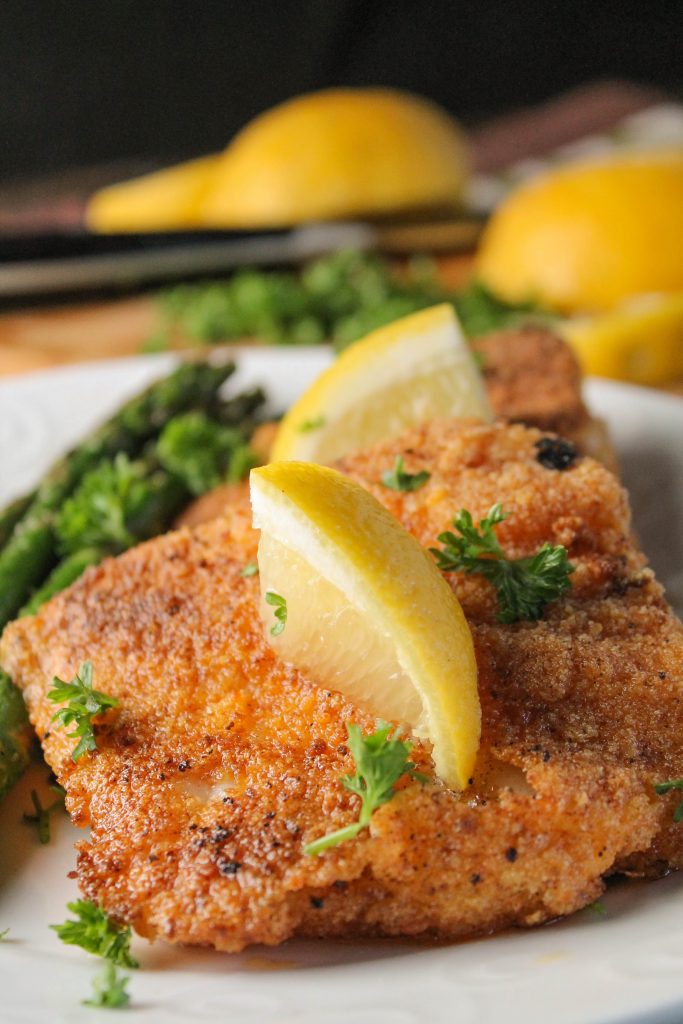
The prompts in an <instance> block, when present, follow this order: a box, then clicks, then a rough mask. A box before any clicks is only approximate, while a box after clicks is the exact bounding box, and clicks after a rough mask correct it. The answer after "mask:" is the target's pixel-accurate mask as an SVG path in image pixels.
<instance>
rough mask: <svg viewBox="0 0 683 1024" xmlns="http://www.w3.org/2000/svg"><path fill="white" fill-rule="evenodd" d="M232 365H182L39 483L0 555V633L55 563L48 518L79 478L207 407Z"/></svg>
mask: <svg viewBox="0 0 683 1024" xmlns="http://www.w3.org/2000/svg"><path fill="white" fill-rule="evenodd" d="M233 370H234V364H225V365H223V366H211V365H209V364H207V363H184V364H183V365H182V366H180V367H179V368H178V369H177V370H176V371H175V372H174V373H172V374H171V375H170V376H169V377H166V378H164V379H162V380H160V381H157V382H156V383H154V384H152V385H151V386H150V387H149V388H147V390H146V391H144V392H142V394H140V395H138V396H136V397H135V398H133V399H131V400H130V401H129V402H127V403H126V404H125V405H124V406H123V407H122V408H121V409H120V410H119V411H118V412H117V413H116V414H115V415H114V416H113V417H112V418H111V419H110V420H109V421H107V422H106V423H105V424H103V426H101V427H100V428H99V430H97V431H95V433H94V434H92V435H91V436H90V437H89V438H87V439H86V440H85V441H83V442H82V443H81V444H80V445H78V446H77V447H76V448H75V449H74V450H73V451H72V452H71V453H70V454H69V455H67V456H66V457H65V458H64V459H62V460H61V461H60V462H59V463H58V464H57V465H56V466H55V467H54V468H53V469H52V470H51V471H50V472H49V473H48V475H47V476H46V477H45V478H44V479H43V481H42V482H41V484H40V485H39V487H38V490H37V492H36V494H35V497H34V498H33V500H32V502H31V504H30V505H29V507H28V509H27V510H26V511H25V513H24V515H23V517H22V518H21V519H20V520H19V522H18V523H17V525H16V526H15V528H14V532H13V533H12V536H11V537H10V539H9V541H8V543H7V544H6V546H5V548H4V550H3V551H2V552H1V553H0V629H2V627H3V626H4V625H5V624H6V623H7V622H8V621H9V620H10V619H11V618H12V617H13V616H14V615H15V614H16V613H17V611H18V610H19V608H21V606H22V604H23V603H24V602H25V601H26V599H27V597H28V595H29V594H30V592H31V589H32V588H33V587H35V586H36V585H39V584H40V583H41V581H43V580H44V579H45V576H46V575H47V573H49V571H50V569H51V568H52V566H53V565H54V564H55V561H56V554H57V552H56V547H55V535H54V518H55V514H56V512H57V511H58V509H59V507H60V506H61V505H62V503H63V502H64V500H65V499H66V498H67V497H68V495H69V494H71V492H72V491H73V490H74V488H75V487H76V485H77V484H78V482H79V481H80V480H81V479H82V478H83V476H84V475H85V474H86V473H87V472H88V471H89V470H91V469H93V468H94V467H95V466H97V464H98V463H99V462H100V461H101V460H102V459H103V458H107V457H110V456H112V455H114V454H115V453H116V452H128V453H129V454H134V453H136V452H137V451H139V450H140V449H141V448H142V446H143V445H144V443H145V441H147V440H148V439H149V438H150V437H153V436H154V435H155V434H156V433H158V431H159V430H160V429H161V428H162V427H163V426H164V424H165V423H167V422H168V421H169V420H170V419H172V418H173V417H174V416H175V415H177V414H178V413H179V412H182V411H184V410H186V409H194V408H204V407H206V406H208V405H210V404H211V403H212V402H213V400H214V398H215V395H216V394H217V392H218V389H219V388H220V387H221V385H222V384H223V382H224V381H225V380H226V379H227V377H228V376H229V375H230V374H231V373H232V372H233Z"/></svg>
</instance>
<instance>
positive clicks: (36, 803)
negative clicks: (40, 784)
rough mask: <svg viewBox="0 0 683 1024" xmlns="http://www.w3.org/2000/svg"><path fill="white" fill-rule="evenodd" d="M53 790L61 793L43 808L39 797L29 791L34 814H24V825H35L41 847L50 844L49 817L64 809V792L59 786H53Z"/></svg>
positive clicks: (32, 791) (34, 792) (33, 790)
mask: <svg viewBox="0 0 683 1024" xmlns="http://www.w3.org/2000/svg"><path fill="white" fill-rule="evenodd" d="M52 788H53V789H54V790H57V791H61V792H60V795H59V796H58V797H57V799H56V800H55V801H54V802H53V803H51V804H50V805H49V807H43V805H42V804H41V802H40V797H39V796H38V794H37V793H36V791H35V789H32V790H31V803H32V804H33V809H34V812H35V813H34V814H26V813H24V817H23V820H24V824H26V825H35V827H36V829H37V832H38V842H39V843H40V844H41V845H42V846H47V844H48V843H49V842H50V815H51V814H53V813H54V811H56V810H63V809H64V790H63V789H61V786H59V787H58V786H53V787H52Z"/></svg>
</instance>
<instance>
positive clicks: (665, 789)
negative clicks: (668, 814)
mask: <svg viewBox="0 0 683 1024" xmlns="http://www.w3.org/2000/svg"><path fill="white" fill-rule="evenodd" d="M674 789H683V779H669V781H668V782H658V783H656V785H655V793H657V795H658V796H664V794H665V793H670V792H671V791H672V790H674ZM674 821H675V822H676V824H678V823H679V822H680V821H683V801H681V803H680V804H679V805H678V806H677V808H676V810H675V811H674Z"/></svg>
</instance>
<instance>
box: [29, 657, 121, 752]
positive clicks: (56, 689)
mask: <svg viewBox="0 0 683 1024" xmlns="http://www.w3.org/2000/svg"><path fill="white" fill-rule="evenodd" d="M47 698H48V700H51V701H54V703H55V704H61V703H62V702H64V701H67V702H68V703H67V705H66V707H63V708H60V709H59V711H56V712H55V713H54V715H53V716H52V719H51V721H53V722H59V723H60V724H61V725H63V726H65V727H66V726H67V725H71V723H72V722H74V723H75V725H76V728H75V729H74V730H73V731H72V732H70V733H68V734H67V735H68V736H73V737H74V738H75V737H77V736H78V737H79V740H78V743H77V744H76V747H75V749H74V752H73V754H72V755H71V756H72V758H73V760H74V761H78V759H79V758H80V757H83V754H85V753H86V752H87V751H89V750H96V749H97V742H96V740H95V730H94V729H93V719H94V718H96V717H97V715H101V714H102V713H103V712H104V711H107V710H108V708H116V707H118V704H119V702H118V700H117V699H116V697H108V696H107V694H106V693H100V692H99V690H93V685H92V662H91V661H84V662H83V664H82V665H81V668H80V671H79V672H78V673H77V674H76V675H75V676H74V678H73V679H72V680H71V682H69V683H65V682H64V680H63V679H59V678H58V677H57V676H55V678H54V679H53V680H52V689H51V690H50V691H49V692H48V695H47Z"/></svg>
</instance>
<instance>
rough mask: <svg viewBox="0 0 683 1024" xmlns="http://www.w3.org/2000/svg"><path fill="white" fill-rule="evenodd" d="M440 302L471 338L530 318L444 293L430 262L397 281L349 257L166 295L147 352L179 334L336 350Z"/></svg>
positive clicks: (524, 310) (381, 266) (494, 302)
mask: <svg viewBox="0 0 683 1024" xmlns="http://www.w3.org/2000/svg"><path fill="white" fill-rule="evenodd" d="M437 302H451V303H453V305H454V306H455V309H456V311H457V313H458V315H459V317H460V320H461V322H462V324H463V327H464V329H465V332H466V334H468V335H469V336H470V337H475V336H476V335H479V334H485V333H486V332H487V331H493V330H496V329H498V328H501V327H506V326H511V325H514V324H517V323H519V322H520V320H522V319H524V318H525V316H527V317H528V315H529V314H530V313H531V312H534V309H533V307H532V306H531V305H524V306H510V305H508V304H507V303H504V302H501V301H500V300H499V299H497V298H496V297H495V296H493V295H492V294H491V293H490V292H489V291H488V290H487V289H486V288H484V286H483V285H481V284H479V283H476V282H475V283H473V284H470V285H469V286H468V287H467V288H466V289H465V290H463V291H461V292H457V293H456V292H451V291H448V290H446V289H444V288H443V286H442V285H441V284H440V283H439V281H438V279H437V276H436V272H435V267H434V264H433V263H432V261H431V260H430V259H428V258H427V257H414V258H413V259H412V260H411V261H410V262H409V263H408V265H407V267H406V269H405V272H404V273H402V274H400V275H399V274H397V273H396V272H395V271H394V269H393V268H392V266H391V264H390V263H389V262H388V261H387V260H385V259H383V258H382V257H381V256H378V255H377V254H375V253H366V252H357V251H353V250H347V251H343V252H337V253H334V254H333V255H331V256H324V257H322V258H321V259H318V260H315V261H313V262H311V263H309V264H308V265H307V266H305V267H304V268H303V269H302V270H301V271H269V270H256V269H254V270H242V271H239V272H237V273H236V274H235V275H234V276H233V277H231V278H230V279H228V280H224V281H213V282H204V283H201V284H184V285H178V286H176V287H174V288H171V289H169V290H167V291H164V292H162V293H161V295H160V305H161V317H162V325H161V326H160V329H159V331H158V332H157V333H156V334H155V336H154V337H153V338H152V339H150V341H149V342H148V344H147V346H146V348H147V349H148V350H155V349H160V348H163V347H165V345H166V343H167V339H168V337H169V336H170V334H171V332H179V333H181V334H182V335H184V336H185V337H188V338H192V339H194V340H196V341H197V342H201V343H213V342H221V341H228V340H230V339H234V338H250V337H253V338H259V339H261V340H263V341H267V342H271V343H273V344H278V345H314V344H317V343H318V342H324V341H332V342H333V343H334V345H335V347H336V348H337V349H338V350H341V349H343V348H345V347H346V346H347V345H350V344H351V342H353V341H357V340H358V338H361V337H362V336H363V335H365V334H367V333H368V331H371V330H374V328H376V327H381V326H382V325H383V324H387V323H390V322H391V321H392V320H397V319H398V318H399V317H402V316H406V315H407V314H408V313H413V312H415V311H416V310H418V309H424V308H425V307H426V306H432V305H434V304H435V303H437Z"/></svg>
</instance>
